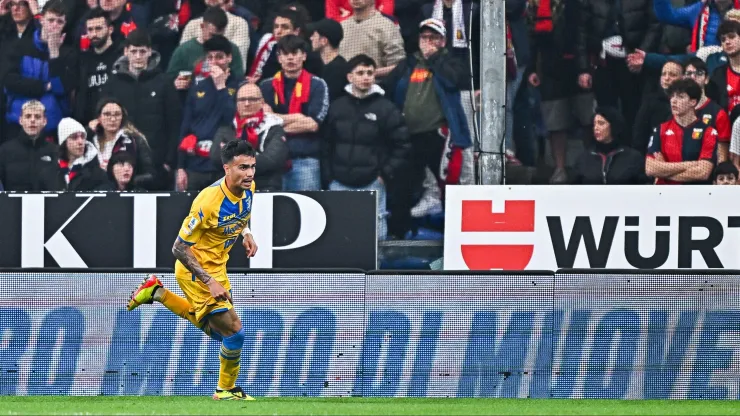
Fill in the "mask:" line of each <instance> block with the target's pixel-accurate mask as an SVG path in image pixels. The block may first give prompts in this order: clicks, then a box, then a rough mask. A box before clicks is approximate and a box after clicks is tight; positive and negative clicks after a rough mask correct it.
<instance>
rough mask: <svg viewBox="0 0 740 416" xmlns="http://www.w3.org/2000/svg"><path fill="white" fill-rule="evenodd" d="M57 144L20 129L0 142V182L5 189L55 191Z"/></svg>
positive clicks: (56, 188) (56, 181)
mask: <svg viewBox="0 0 740 416" xmlns="http://www.w3.org/2000/svg"><path fill="white" fill-rule="evenodd" d="M58 149H59V148H58V147H57V145H56V144H55V143H54V142H52V141H49V140H47V139H46V138H44V137H39V138H37V139H35V140H32V139H31V138H29V137H28V135H27V134H26V133H21V134H20V136H18V137H17V138H16V139H15V140H11V141H9V142H7V143H4V144H3V145H2V146H0V182H2V184H3V188H4V189H5V190H6V191H29V192H39V191H58V190H60V189H59V182H58V177H59V164H58V163H57V160H58V157H59V150H58Z"/></svg>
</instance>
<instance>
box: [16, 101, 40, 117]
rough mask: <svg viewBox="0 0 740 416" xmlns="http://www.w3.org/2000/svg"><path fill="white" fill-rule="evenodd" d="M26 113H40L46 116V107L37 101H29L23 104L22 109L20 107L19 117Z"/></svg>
mask: <svg viewBox="0 0 740 416" xmlns="http://www.w3.org/2000/svg"><path fill="white" fill-rule="evenodd" d="M26 111H41V112H42V113H44V115H46V106H44V104H42V103H41V101H39V100H29V101H26V103H25V104H23V107H21V115H23V114H24V113H25V112H26Z"/></svg>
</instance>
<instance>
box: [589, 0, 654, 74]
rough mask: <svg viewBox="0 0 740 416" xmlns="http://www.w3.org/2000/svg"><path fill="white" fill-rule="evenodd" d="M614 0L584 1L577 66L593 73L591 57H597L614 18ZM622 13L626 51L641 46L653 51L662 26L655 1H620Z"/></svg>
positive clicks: (622, 30)
mask: <svg viewBox="0 0 740 416" xmlns="http://www.w3.org/2000/svg"><path fill="white" fill-rule="evenodd" d="M614 3H615V1H614V0H587V1H582V2H581V4H582V7H583V9H582V13H581V25H580V27H579V28H578V29H577V30H578V32H579V33H578V49H577V50H578V53H577V55H578V68H579V70H580V71H581V72H582V73H583V72H590V70H591V58H593V57H598V55H599V53H600V52H601V49H602V42H603V41H604V38H606V37H608V31H609V30H610V29H611V25H612V24H613V22H614V20H613V18H612V16H613V15H612V6H613V5H614ZM620 3H621V4H622V11H621V13H617V21H618V23H619V26H620V28H621V32H622V33H621V35H622V39H623V41H624V46H625V49H626V50H627V52H628V53H629V52H630V51H632V50H634V49H641V50H643V51H646V52H653V51H655V49H656V48H657V46H658V43H659V42H660V37H661V33H662V28H661V25H660V22H658V20H657V18H656V17H655V14H654V13H653V1H652V0H620Z"/></svg>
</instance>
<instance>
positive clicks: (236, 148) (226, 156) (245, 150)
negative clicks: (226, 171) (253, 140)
mask: <svg viewBox="0 0 740 416" xmlns="http://www.w3.org/2000/svg"><path fill="white" fill-rule="evenodd" d="M237 156H250V157H257V152H256V151H255V150H254V147H252V145H251V144H249V142H248V141H246V140H231V141H229V142H227V143H226V144H225V145H224V147H223V148H221V163H223V164H224V165H226V164H228V163H231V161H232V160H234V158H235V157H237Z"/></svg>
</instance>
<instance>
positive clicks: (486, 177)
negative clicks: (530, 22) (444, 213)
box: [478, 0, 506, 185]
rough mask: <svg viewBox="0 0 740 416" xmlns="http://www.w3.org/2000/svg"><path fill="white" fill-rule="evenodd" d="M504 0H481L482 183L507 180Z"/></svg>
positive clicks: (480, 176) (479, 162)
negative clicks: (505, 177) (505, 174)
mask: <svg viewBox="0 0 740 416" xmlns="http://www.w3.org/2000/svg"><path fill="white" fill-rule="evenodd" d="M504 3H505V1H504V0H482V1H481V14H480V17H481V33H480V37H481V42H480V48H481V50H480V54H481V59H480V62H481V71H480V73H481V138H480V150H481V152H480V157H479V159H478V172H479V178H480V183H481V184H483V185H500V184H503V183H504V131H505V126H506V111H505V105H506V14H505V11H504Z"/></svg>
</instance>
